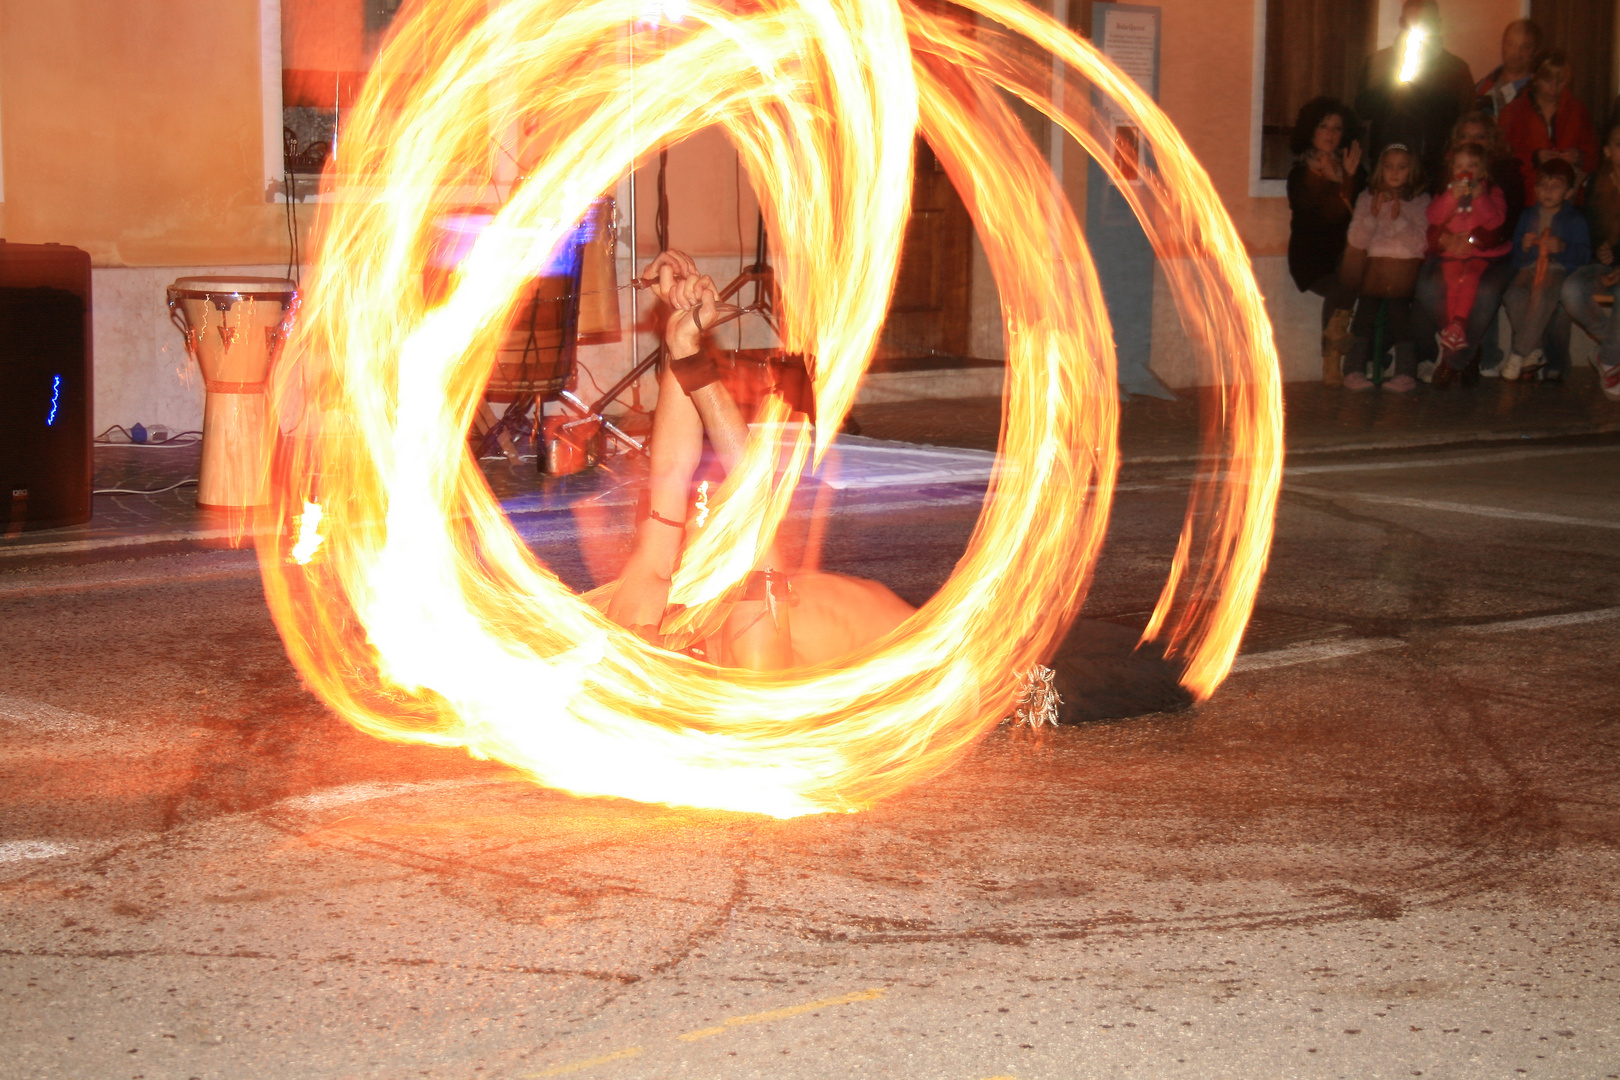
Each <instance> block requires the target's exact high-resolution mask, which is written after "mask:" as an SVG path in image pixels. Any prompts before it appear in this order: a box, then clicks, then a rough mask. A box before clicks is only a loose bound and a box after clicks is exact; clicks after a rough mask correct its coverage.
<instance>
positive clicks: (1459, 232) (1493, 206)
mask: <svg viewBox="0 0 1620 1080" xmlns="http://www.w3.org/2000/svg"><path fill="white" fill-rule="evenodd" d="M1488 160H1489V159H1488V157H1487V155H1486V153H1485V148H1484V147H1483V146H1480V145H1479V144H1478V143H1462V144H1460V145H1458V146H1455V147H1453V148H1452V150H1451V153H1449V154H1447V155H1446V165H1447V168H1448V169H1449V170H1450V176H1449V179H1448V182H1447V184H1446V189H1445V190H1444V191H1442V192H1441V193H1440V194H1438V195H1436V196H1435V197H1434V198H1433V199H1432V200H1431V201H1430V203H1429V223H1430V224H1431V225H1433V226H1435V228H1436V230H1437V234H1438V235H1437V236H1436V238H1435V239H1436V243H1435V254H1437V255H1439V256H1440V273H1441V276H1442V278H1443V279H1444V280H1445V283H1446V306H1445V317H1444V319H1443V322H1442V327H1441V330H1440V333H1439V334H1438V335H1437V337H1438V340H1439V342H1440V349H1441V351H1442V354H1445V353H1456V352H1460V351H1462V350H1463V349H1466V348H1467V347H1468V331H1467V326H1468V313H1469V312H1470V311H1472V310H1473V309H1474V297H1475V296H1476V295H1477V294H1478V293H1479V279H1480V276H1481V275H1482V274H1484V273H1485V268H1486V267H1487V266H1489V265H1490V264H1491V263H1492V262H1494V261H1495V260H1496V259H1498V258H1500V257H1501V256H1503V255H1506V254H1507V253H1508V252H1509V251H1510V250H1511V249H1512V247H1513V245H1512V242H1511V241H1509V242H1505V243H1499V244H1497V245H1496V246H1494V247H1490V248H1486V249H1479V248H1478V247H1477V246H1476V247H1474V248H1472V249H1468V248H1465V247H1464V245H1461V244H1447V243H1446V242H1445V241H1446V237H1447V236H1459V237H1468V236H1471V235H1478V234H1483V233H1486V232H1490V231H1492V230H1496V229H1500V228H1501V226H1502V223H1503V222H1504V221H1506V220H1507V199H1506V198H1505V197H1504V196H1503V195H1502V189H1501V188H1499V187H1497V186H1496V185H1495V184H1493V183H1491V178H1490V169H1489V166H1488V164H1487V163H1488ZM1442 360H1444V356H1442Z"/></svg>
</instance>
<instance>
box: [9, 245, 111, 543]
mask: <svg viewBox="0 0 1620 1080" xmlns="http://www.w3.org/2000/svg"><path fill="white" fill-rule="evenodd" d="M90 380H91V354H90V256H89V254H88V253H86V252H83V251H80V250H79V249H78V248H74V247H64V246H63V245H61V244H8V243H6V242H5V241H4V240H0V533H4V534H10V533H16V532H20V531H22V530H24V529H50V528H56V527H58V526H62V525H80V524H83V523H84V522H86V521H89V520H90V471H91V465H92V462H91V457H90V440H91V431H90V402H91V394H90V391H91V382H90Z"/></svg>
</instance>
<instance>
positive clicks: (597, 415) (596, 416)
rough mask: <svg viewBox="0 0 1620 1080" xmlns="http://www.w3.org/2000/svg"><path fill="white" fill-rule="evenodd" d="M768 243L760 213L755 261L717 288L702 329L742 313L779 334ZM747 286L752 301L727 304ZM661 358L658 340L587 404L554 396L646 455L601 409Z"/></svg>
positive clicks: (565, 394)
mask: <svg viewBox="0 0 1620 1080" xmlns="http://www.w3.org/2000/svg"><path fill="white" fill-rule="evenodd" d="M768 244H769V238H768V237H767V236H766V233H765V215H764V214H763V213H762V214H760V216H759V228H758V231H757V232H756V234H755V241H754V262H753V264H752V265H751V266H747V267H744V268H743V271H742V273H740V274H738V275H737V276H736V277H734V278H732V279H731V282H730V283H729V284H727V285H726V287H725V288H724V289H722V290H721V291H720V300H719V302H720V305H721V306H720V309H719V314H718V315H717V317H716V318H715V320H714V322H713V323H712V324H711V325H709V326H705V327H704V328H703V329H704V331H709V330H713V329H715V328H716V327H719V326H724V325H725V324H726V323H729V322H733V321H735V320H737V319H740V318H742V317H743V316H744V315H758V316H760V317H761V318H763V319H764V320H765V322H766V324H767V325H769V326H770V328H771V329H772V330H773V331H776V332H777V334H778V335H780V333H781V329H782V328H781V324H780V321H779V315H778V313H777V310H776V272H775V271H774V270H772V269H771V265H770V263H769V262H768V261H767V258H768V255H769V250H768ZM631 284H632V286H633V287H634V288H636V289H644V288H647V287H648V285H649V284H650V283H649V282H646V281H643V280H641V279H640V278H637V279H635V280H634V281H632V282H631ZM749 285H752V286H753V287H754V296H753V299H752V300H750V301H749V302H748V303H746V304H741V305H737V304H732V303H729V301H730V300H731V299H732V297H734V296H736V295H737V294H738V293H740V292H742V291H743V290H744V289H746V288H747V287H748V286H749ZM663 358H664V343H663V342H662V341H660V342H659V343H658V344H657V345H656V346H654V348H653V349H652V351H651V352H649V353H648V354H647V355H646V356H644V357H642V359H641V360H640V362H639V363H637V364H636V366H635V367H633V368H631V369H630V370H629V372H627V373H626V374H625V376H624V378H622V379H620V380H619V381H618V382H616V383H614V384H613V385H612V386H610V387H609V388H608V389H607V391H606V392H605V393H603V394H602V396H601V397H599V398H597V399H596V400H595V401H593V402H591V403H589V404H586V402H585V401H583V400H582V399H581V398H580V397H579V396H578V395H576V394H575V393H574V392H573V391H572V390H564V391H562V392H561V393H560V394H558V395H557V398H558V400H559V401H561V402H562V404H563V407H564V408H565V409H567V410H568V411H569V412H570V413H571V414H573V415H574V417H575V418H576V419H581V420H595V421H596V422H597V423H599V424H601V425H602V431H603V432H605V433H606V434H607V436H608V437H609V438H611V439H613V440H614V441H615V442H617V443H619V444H620V445H621V446H623V447H624V448H625V449H626V450H628V451H629V452H630V453H632V454H640V455H641V456H643V457H645V456H647V447H646V446H645V445H644V444H643V443H642V441H641V440H639V439H637V438H636V437H635V436H634V435H631V434H629V433H628V432H626V431H624V430H623V429H622V428H620V427H619V426H618V425H617V424H615V423H613V421H611V420H609V419H608V418H607V417H606V416H604V415H603V413H602V410H603V409H605V408H606V407H607V406H608V405H610V404H611V403H612V402H614V401H616V400H618V398H619V395H621V394H623V393H624V392H625V391H626V390H628V389H630V387H631V386H633V385H634V384H635V383H636V381H637V380H638V379H640V378H641V377H642V376H643V375H645V374H646V373H647V372H649V371H651V370H653V369H654V368H655V367H657V365H658V363H659V361H661V360H663Z"/></svg>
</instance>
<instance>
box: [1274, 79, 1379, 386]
mask: <svg viewBox="0 0 1620 1080" xmlns="http://www.w3.org/2000/svg"><path fill="white" fill-rule="evenodd" d="M1358 134H1359V131H1358V127H1357V123H1356V116H1355V114H1354V113H1353V112H1351V111H1350V109H1349V107H1348V106H1346V105H1345V104H1344V103H1343V102H1342V101H1337V100H1335V99H1333V98H1330V97H1319V98H1316V99H1315V100H1314V101H1310V102H1307V103H1306V104H1305V106H1304V108H1302V109H1300V110H1299V119H1298V120H1297V121H1296V122H1295V124H1294V138H1293V143H1292V146H1293V150H1294V153H1295V154H1297V155H1298V156H1299V161H1298V162H1297V163H1296V164H1295V165H1294V167H1293V169H1292V170H1290V171H1289V173H1288V206H1289V209H1290V210H1292V211H1293V219H1292V221H1291V222H1290V224H1289V230H1288V272H1289V273H1290V274H1292V275H1293V278H1294V284H1295V285H1297V286H1299V291H1300V292H1310V293H1315V294H1316V295H1317V296H1320V297H1321V298H1322V381H1323V382H1324V383H1326V384H1327V385H1329V386H1338V385H1339V384H1340V381H1341V380H1340V374H1339V372H1340V367H1341V365H1342V363H1343V361H1344V354H1345V350H1346V348H1347V347H1348V345H1349V342H1350V313H1351V309H1353V308H1354V307H1355V303H1356V293H1355V290H1354V289H1353V288H1351V287H1350V286H1348V285H1346V284H1345V283H1344V281H1343V279H1342V278H1341V277H1340V276H1339V260H1340V259H1341V258H1342V257H1343V256H1344V237H1345V231H1346V230H1347V229H1349V227H1350V215H1351V212H1352V210H1353V209H1354V206H1355V198H1356V195H1357V194H1359V193H1360V191H1361V186H1362V181H1363V176H1362V172H1361V143H1360V142H1359V141H1357V135H1358Z"/></svg>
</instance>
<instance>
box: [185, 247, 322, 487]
mask: <svg viewBox="0 0 1620 1080" xmlns="http://www.w3.org/2000/svg"><path fill="white" fill-rule="evenodd" d="M297 297H298V288H297V286H296V285H294V284H293V283H292V282H291V281H287V280H285V279H283V278H256V277H218V278H210V277H185V278H180V279H178V280H177V281H175V283H174V284H173V285H171V286H169V307H170V309H171V311H172V312H174V313H175V315H176V316H177V321H178V322H183V324H184V328H185V334H186V349H187V351H188V352H190V353H191V355H192V356H193V357H195V358H196V360H197V366H198V367H199V368H201V369H202V374H203V380H204V389H205V391H206V395H207V396H206V398H205V401H204V405H203V438H202V463H201V465H200V466H199V467H198V472H197V505H198V506H200V507H203V508H204V509H211V510H233V509H241V508H245V507H250V506H263V505H266V504H267V503H268V502H269V501H270V500H269V470H268V469H267V468H266V457H265V453H266V448H267V446H268V444H269V438H268V436H269V429H268V412H267V407H266V401H265V389H266V385H265V384H266V380H267V379H268V378H269V376H270V367H271V364H272V363H274V361H275V358H276V356H277V355H278V354H279V352H280V351H281V343H282V340H283V339H284V337H285V336H286V332H287V328H288V322H289V319H290V316H291V314H292V312H293V310H294V308H295V306H296V303H297Z"/></svg>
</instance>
